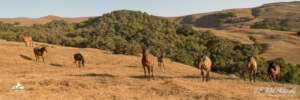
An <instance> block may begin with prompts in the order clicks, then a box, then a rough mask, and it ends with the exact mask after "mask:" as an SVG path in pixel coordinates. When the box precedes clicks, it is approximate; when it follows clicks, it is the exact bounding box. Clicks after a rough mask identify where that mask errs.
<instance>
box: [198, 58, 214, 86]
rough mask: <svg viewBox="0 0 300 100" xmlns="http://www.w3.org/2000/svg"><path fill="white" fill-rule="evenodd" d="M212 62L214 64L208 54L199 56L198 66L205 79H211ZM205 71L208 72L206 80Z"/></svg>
mask: <svg viewBox="0 0 300 100" xmlns="http://www.w3.org/2000/svg"><path fill="white" fill-rule="evenodd" d="M211 64H212V62H211V60H210V58H209V57H208V56H206V55H201V56H199V58H198V66H197V67H198V68H199V69H200V71H201V76H202V80H203V81H208V80H209V79H210V78H209V72H210V70H211ZM204 71H205V72H206V80H205V77H204Z"/></svg>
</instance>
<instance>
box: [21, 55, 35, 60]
mask: <svg viewBox="0 0 300 100" xmlns="http://www.w3.org/2000/svg"><path fill="white" fill-rule="evenodd" d="M20 57H21V58H23V59H25V60H32V58H30V57H28V56H25V55H23V54H20Z"/></svg>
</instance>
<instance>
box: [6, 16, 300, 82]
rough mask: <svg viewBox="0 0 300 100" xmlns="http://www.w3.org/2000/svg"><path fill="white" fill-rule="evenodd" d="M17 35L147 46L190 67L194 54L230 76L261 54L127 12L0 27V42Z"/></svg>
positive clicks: (120, 49)
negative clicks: (83, 19) (250, 57)
mask: <svg viewBox="0 0 300 100" xmlns="http://www.w3.org/2000/svg"><path fill="white" fill-rule="evenodd" d="M228 16H232V14H229V15H228ZM20 33H22V34H25V35H27V36H32V37H33V40H34V41H39V42H47V43H51V44H58V45H64V46H74V47H81V48H85V47H91V48H98V49H103V50H110V51H113V52H114V53H116V54H128V55H138V54H139V53H141V52H142V47H143V45H144V44H148V45H149V46H150V51H151V53H152V54H153V55H155V56H158V55H159V54H160V53H161V52H165V53H166V56H167V57H168V58H170V59H172V60H174V61H177V62H181V63H185V64H188V65H195V64H196V63H197V62H196V59H197V57H198V55H200V54H206V55H208V56H209V57H211V59H212V61H213V69H212V70H213V71H215V72H219V73H230V74H232V73H233V74H236V75H240V71H241V67H243V63H244V61H245V60H246V58H247V56H250V55H252V56H257V55H259V54H260V53H262V51H263V49H264V47H263V45H261V44H258V43H255V44H241V43H239V42H235V41H231V40H227V39H221V38H218V37H216V36H215V35H214V34H213V33H212V32H210V31H196V30H193V29H192V26H191V25H179V24H175V23H173V22H170V21H168V20H165V19H163V18H160V17H156V16H151V15H148V14H146V13H142V12H136V11H127V10H121V11H114V12H111V13H108V14H104V15H103V16H100V17H94V18H90V19H89V20H87V21H84V22H80V23H67V22H65V21H63V20H55V21H52V22H49V23H47V24H43V25H39V24H35V25H33V26H15V25H12V24H7V23H0V38H2V39H6V40H11V41H21V39H20V38H19V37H18V35H19V34H20ZM257 59H258V64H259V65H260V66H262V67H261V68H262V69H263V70H264V71H261V72H260V73H261V75H259V77H260V78H261V79H262V80H266V79H265V78H264V77H265V76H264V75H266V73H265V71H266V70H265V68H266V67H267V64H266V60H264V59H262V58H257ZM281 60H282V59H281ZM281 60H280V61H281ZM278 64H282V70H284V72H283V73H282V76H281V77H282V79H281V81H282V82H291V83H297V84H299V83H300V80H299V76H300V75H299V73H297V72H295V71H296V70H299V68H298V69H295V68H296V67H295V66H292V65H289V64H286V63H285V62H284V61H282V62H280V63H278ZM286 68H287V69H286ZM293 68H294V69H293ZM293 71H294V72H293ZM298 72H299V71H298ZM289 76H294V77H289ZM285 77H289V78H288V79H286V78H285Z"/></svg>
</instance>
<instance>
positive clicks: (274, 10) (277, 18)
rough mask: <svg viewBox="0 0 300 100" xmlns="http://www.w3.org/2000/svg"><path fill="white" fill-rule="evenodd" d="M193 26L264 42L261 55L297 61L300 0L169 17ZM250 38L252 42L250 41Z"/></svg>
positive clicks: (223, 35) (218, 34)
mask: <svg viewBox="0 0 300 100" xmlns="http://www.w3.org/2000/svg"><path fill="white" fill-rule="evenodd" d="M167 19H168V20H170V21H173V22H175V23H179V24H190V25H193V28H194V29H199V30H211V31H212V32H213V33H214V34H215V35H216V36H218V37H222V38H226V39H230V40H234V41H239V42H242V43H247V44H252V43H254V42H258V43H263V44H266V45H267V50H266V51H265V52H264V53H263V54H261V56H262V57H264V58H266V59H274V58H277V57H282V58H284V59H285V60H286V61H288V62H289V63H293V64H300V61H299V60H298V59H300V55H295V54H299V53H300V37H299V36H296V35H295V34H296V31H300V2H299V1H295V2H280V3H270V4H265V5H263V6H260V7H255V8H242V9H229V10H223V11H215V12H209V13H200V14H192V15H186V16H180V17H168V18H167ZM253 39H254V40H255V41H253Z"/></svg>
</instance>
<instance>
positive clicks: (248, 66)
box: [243, 56, 257, 82]
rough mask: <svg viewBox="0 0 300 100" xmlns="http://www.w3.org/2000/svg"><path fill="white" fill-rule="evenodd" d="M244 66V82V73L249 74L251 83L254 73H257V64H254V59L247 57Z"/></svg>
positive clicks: (254, 76)
mask: <svg viewBox="0 0 300 100" xmlns="http://www.w3.org/2000/svg"><path fill="white" fill-rule="evenodd" d="M244 66H245V67H244V71H243V78H244V80H246V79H245V77H244V74H245V72H246V73H248V74H249V79H250V82H251V81H252V78H253V81H254V82H255V78H256V73H257V63H256V61H255V59H254V57H253V56H249V57H248V59H247V60H246V61H245V65H244Z"/></svg>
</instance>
